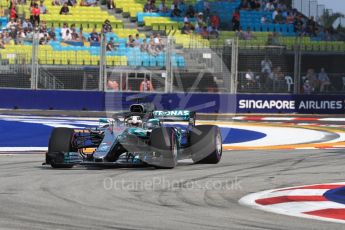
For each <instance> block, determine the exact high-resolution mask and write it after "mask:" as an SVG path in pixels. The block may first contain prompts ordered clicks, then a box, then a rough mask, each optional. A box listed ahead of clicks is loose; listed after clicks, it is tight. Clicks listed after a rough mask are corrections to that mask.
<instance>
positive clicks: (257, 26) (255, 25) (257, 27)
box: [254, 23, 261, 32]
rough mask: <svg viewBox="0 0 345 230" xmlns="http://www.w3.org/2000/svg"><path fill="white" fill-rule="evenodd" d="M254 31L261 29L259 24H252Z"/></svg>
mask: <svg viewBox="0 0 345 230" xmlns="http://www.w3.org/2000/svg"><path fill="white" fill-rule="evenodd" d="M254 28H255V31H257V32H260V31H261V24H257V23H256V24H254Z"/></svg>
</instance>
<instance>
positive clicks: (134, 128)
mask: <svg viewBox="0 0 345 230" xmlns="http://www.w3.org/2000/svg"><path fill="white" fill-rule="evenodd" d="M176 122H179V123H178V124H176ZM182 122H187V124H184V125H183V124H182V125H181V123H182ZM221 156H222V137H221V132H220V129H219V127H218V126H215V125H197V126H196V125H195V113H194V112H190V111H187V110H173V111H157V110H151V111H148V110H147V109H146V108H145V106H144V105H143V104H133V105H131V106H130V111H129V112H124V113H116V114H114V115H113V118H111V119H100V125H99V127H96V128H92V129H82V130H74V129H71V128H54V130H53V131H52V133H51V136H50V140H49V146H48V152H47V153H46V162H45V163H44V164H48V165H51V166H52V167H53V168H71V167H73V166H74V165H84V166H100V167H112V166H115V167H136V166H138V167H142V166H153V167H155V168H174V167H175V166H176V164H177V162H178V160H181V159H186V158H191V159H192V160H193V162H194V163H204V164H217V163H218V162H219V161H220V159H221Z"/></svg>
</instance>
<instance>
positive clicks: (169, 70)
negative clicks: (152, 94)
mask: <svg viewBox="0 0 345 230" xmlns="http://www.w3.org/2000/svg"><path fill="white" fill-rule="evenodd" d="M172 45H173V39H172V38H171V36H168V38H167V48H166V52H165V55H166V56H165V65H166V68H165V69H166V76H165V86H164V92H165V93H170V92H172V89H173V87H172V84H173V81H172V78H173V65H172V58H171V55H172Z"/></svg>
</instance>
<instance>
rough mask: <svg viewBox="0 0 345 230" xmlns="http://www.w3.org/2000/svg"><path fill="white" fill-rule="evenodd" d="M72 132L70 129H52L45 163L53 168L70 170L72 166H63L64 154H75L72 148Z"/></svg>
mask: <svg viewBox="0 0 345 230" xmlns="http://www.w3.org/2000/svg"><path fill="white" fill-rule="evenodd" d="M73 135H74V130H73V129H71V128H54V129H53V131H52V133H51V135H50V139H49V145H48V153H47V155H46V162H47V163H49V164H50V165H51V166H52V167H53V168H72V167H73V164H64V154H63V153H64V152H75V151H76V150H75V149H73V148H72V138H73Z"/></svg>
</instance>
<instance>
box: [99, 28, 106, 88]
mask: <svg viewBox="0 0 345 230" xmlns="http://www.w3.org/2000/svg"><path fill="white" fill-rule="evenodd" d="M106 42H107V41H106V37H105V34H104V33H102V34H101V42H100V57H99V79H98V89H99V91H103V90H104V84H105V83H104V82H105V74H106V65H107V62H106V55H107V51H106V46H107V43H106Z"/></svg>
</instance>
